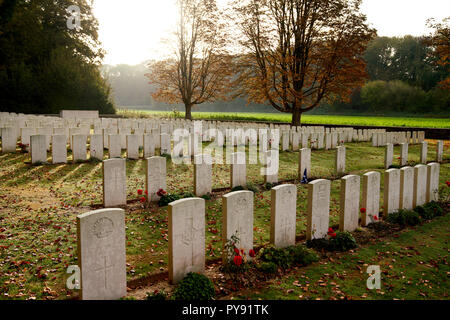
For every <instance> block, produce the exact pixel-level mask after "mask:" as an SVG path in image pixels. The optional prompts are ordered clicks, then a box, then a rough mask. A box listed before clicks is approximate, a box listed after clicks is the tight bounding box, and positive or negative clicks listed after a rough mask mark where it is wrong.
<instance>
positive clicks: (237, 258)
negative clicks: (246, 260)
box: [233, 256, 242, 267]
mask: <svg viewBox="0 0 450 320" xmlns="http://www.w3.org/2000/svg"><path fill="white" fill-rule="evenodd" d="M233 262H234V264H235V265H237V266H238V267H239V266H240V265H241V264H242V257H241V256H234V259H233Z"/></svg>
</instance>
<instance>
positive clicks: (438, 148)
mask: <svg viewBox="0 0 450 320" xmlns="http://www.w3.org/2000/svg"><path fill="white" fill-rule="evenodd" d="M443 154H444V141H442V140H439V141H438V142H437V144H436V162H438V163H440V162H442V155H443Z"/></svg>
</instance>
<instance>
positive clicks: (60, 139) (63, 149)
mask: <svg viewBox="0 0 450 320" xmlns="http://www.w3.org/2000/svg"><path fill="white" fill-rule="evenodd" d="M52 163H53V164H56V163H67V136H65V135H53V136H52Z"/></svg>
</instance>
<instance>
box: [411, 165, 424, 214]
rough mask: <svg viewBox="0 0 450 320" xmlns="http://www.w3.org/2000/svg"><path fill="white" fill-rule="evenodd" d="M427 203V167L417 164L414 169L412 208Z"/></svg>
mask: <svg viewBox="0 0 450 320" xmlns="http://www.w3.org/2000/svg"><path fill="white" fill-rule="evenodd" d="M426 201H427V166H426V165H423V164H418V165H417V166H415V167H414V196H413V207H414V208H415V207H417V206H421V205H424V204H425V202H426Z"/></svg>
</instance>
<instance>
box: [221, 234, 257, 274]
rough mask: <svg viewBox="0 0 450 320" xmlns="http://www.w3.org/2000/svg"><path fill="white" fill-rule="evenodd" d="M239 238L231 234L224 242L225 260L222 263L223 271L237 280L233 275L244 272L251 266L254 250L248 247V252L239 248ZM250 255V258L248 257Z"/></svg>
mask: <svg viewBox="0 0 450 320" xmlns="http://www.w3.org/2000/svg"><path fill="white" fill-rule="evenodd" d="M239 242H240V240H239V238H238V237H237V235H236V234H233V235H232V236H231V238H230V239H229V240H228V241H227V242H226V244H225V248H224V250H225V252H226V254H227V262H226V264H225V265H224V272H226V273H228V274H229V275H230V277H231V278H232V279H233V280H237V279H236V278H235V277H233V275H238V274H240V273H245V272H246V271H248V270H249V268H250V267H251V265H252V263H251V259H250V258H254V257H255V251H254V250H253V249H250V250H249V252H248V253H246V252H245V250H244V249H242V248H239ZM249 257H250V258H249Z"/></svg>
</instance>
